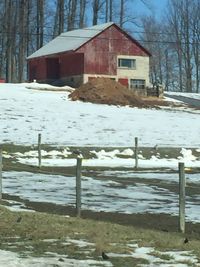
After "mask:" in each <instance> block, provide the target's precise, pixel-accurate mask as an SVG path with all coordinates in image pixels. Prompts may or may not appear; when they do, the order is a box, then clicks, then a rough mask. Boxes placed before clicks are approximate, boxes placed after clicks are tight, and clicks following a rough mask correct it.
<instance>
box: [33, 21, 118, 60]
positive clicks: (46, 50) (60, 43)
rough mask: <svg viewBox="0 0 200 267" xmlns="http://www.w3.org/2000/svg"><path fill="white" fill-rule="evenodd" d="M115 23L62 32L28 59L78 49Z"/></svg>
mask: <svg viewBox="0 0 200 267" xmlns="http://www.w3.org/2000/svg"><path fill="white" fill-rule="evenodd" d="M113 24H114V23H113V22H108V23H104V24H101V25H95V26H92V27H89V28H84V29H79V30H73V31H69V32H65V33H62V34H60V35H59V36H58V37H56V38H55V39H53V40H52V41H50V42H49V43H47V44H46V45H44V46H43V47H41V48H40V49H38V50H37V51H36V52H34V53H33V54H32V55H30V56H29V57H28V59H31V58H35V57H42V56H46V55H52V54H57V53H61V52H67V51H73V50H76V49H77V48H79V47H80V46H82V45H83V44H84V43H86V42H88V41H89V40H90V39H91V38H93V37H95V36H96V35H98V34H99V33H101V32H102V31H103V30H105V29H106V28H108V27H110V26H111V25H113Z"/></svg>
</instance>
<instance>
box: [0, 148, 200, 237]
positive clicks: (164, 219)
mask: <svg viewBox="0 0 200 267" xmlns="http://www.w3.org/2000/svg"><path fill="white" fill-rule="evenodd" d="M3 149H4V150H7V151H8V153H11V152H13V151H19V150H20V151H22V148H20V147H15V146H11V145H10V146H9V145H7V146H4V148H3ZM51 149H52V148H51ZM70 149H71V150H73V149H74V148H70ZM79 149H80V150H82V152H83V154H84V156H85V157H86V158H87V157H88V158H89V157H90V153H89V150H90V148H84V149H83V148H79ZM123 149H124V148H123ZM29 150H30V148H25V147H23V151H29ZM141 151H142V153H143V155H145V156H146V157H148V155H149V156H151V155H152V154H156V153H158V151H159V152H160V154H161V155H165V154H168V156H169V157H170V155H173V156H175V157H176V156H178V155H179V154H180V149H179V148H174V149H171V148H170V149H169V148H159V150H156V151H155V150H154V149H153V148H141ZM193 152H194V154H195V150H194V151H193ZM196 153H197V152H196ZM197 154H198V153H197ZM72 156H73V157H74V155H72ZM103 169H104V168H96V169H94V168H93V169H91V168H88V167H87V168H84V169H83V175H87V176H91V177H92V176H93V177H95V174H96V172H98V171H99V170H103ZM4 170H5V171H10V170H17V171H19V170H21V171H29V172H35V173H37V172H38V173H51V174H61V175H72V176H74V174H75V169H74V167H69V168H67V167H43V168H42V169H38V168H37V167H34V166H28V165H23V164H20V163H17V162H15V161H12V160H10V159H5V160H4ZM112 170H114V169H113V168H112ZM116 170H119V169H118V168H116ZM168 172H170V170H168ZM193 172H195V173H196V172H197V173H199V170H198V169H194V170H193ZM98 179H106V177H103V176H102V177H101V176H98ZM109 179H112V178H109ZM114 181H118V182H120V183H122V186H123V184H124V185H127V184H130V183H135V182H138V181H137V179H136V178H135V179H134V180H133V179H131V180H130V179H128V178H127V179H125V178H123V180H120V178H117V177H115V178H114ZM142 182H143V183H145V182H146V183H147V184H149V185H152V184H154V183H157V184H158V183H159V181H158V180H156V181H154V180H153V179H152V180H146V181H142ZM162 183H163V182H162ZM162 186H163V188H166V189H167V188H169V187H170V190H171V191H174V192H176V193H177V192H178V187H177V185H176V184H173V183H172V184H169V183H164V184H162ZM187 194H188V195H190V194H191V195H192V194H200V188H198V186H197V187H196V188H188V189H187ZM133 197H134V196H133ZM3 200H4V201H3V202H2V204H5V205H10V204H9V203H8V202H7V200H15V201H19V202H22V203H24V204H25V206H26V208H28V209H33V210H36V211H39V212H47V213H53V214H60V215H70V216H76V209H75V208H74V207H72V206H64V205H56V204H52V203H41V202H34V201H27V200H24V199H20V198H19V197H17V196H11V195H8V194H3ZM81 217H82V218H87V219H94V220H100V221H110V222H114V223H118V224H122V225H132V226H136V227H140V228H144V229H154V230H161V231H163V232H178V217H177V216H171V215H166V214H150V213H148V214H121V213H111V212H102V211H101V212H93V211H90V210H82V213H81ZM186 234H188V235H189V236H190V238H195V239H199V240H200V223H195V224H194V223H186Z"/></svg>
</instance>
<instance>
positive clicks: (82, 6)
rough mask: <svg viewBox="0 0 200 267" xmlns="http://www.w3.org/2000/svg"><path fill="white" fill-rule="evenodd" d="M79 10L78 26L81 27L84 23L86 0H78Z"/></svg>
mask: <svg viewBox="0 0 200 267" xmlns="http://www.w3.org/2000/svg"><path fill="white" fill-rule="evenodd" d="M79 5H80V8H79V9H80V12H79V28H83V27H84V25H85V12H86V5H87V1H86V0H80V3H79Z"/></svg>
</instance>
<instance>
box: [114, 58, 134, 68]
mask: <svg viewBox="0 0 200 267" xmlns="http://www.w3.org/2000/svg"><path fill="white" fill-rule="evenodd" d="M123 61H124V63H123ZM126 61H127V62H128V61H129V62H130V66H129V64H127V65H126V64H125V62H126ZM118 68H122V69H132V70H135V69H136V59H134V58H122V57H120V58H118Z"/></svg>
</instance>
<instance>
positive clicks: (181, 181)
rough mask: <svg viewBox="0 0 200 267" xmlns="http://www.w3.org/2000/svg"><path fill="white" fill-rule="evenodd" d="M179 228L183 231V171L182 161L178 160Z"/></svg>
mask: <svg viewBox="0 0 200 267" xmlns="http://www.w3.org/2000/svg"><path fill="white" fill-rule="evenodd" d="M178 167H179V230H180V232H182V233H185V171H184V163H183V162H179V165H178Z"/></svg>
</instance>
